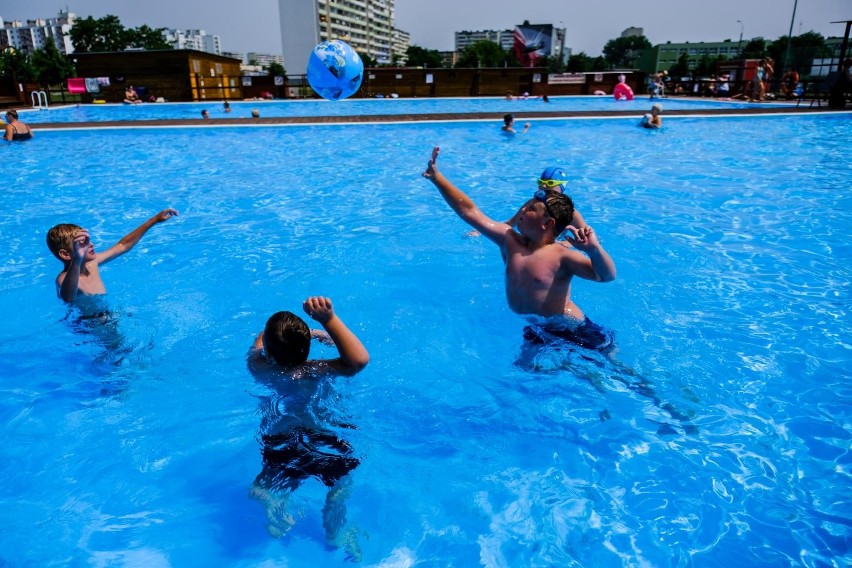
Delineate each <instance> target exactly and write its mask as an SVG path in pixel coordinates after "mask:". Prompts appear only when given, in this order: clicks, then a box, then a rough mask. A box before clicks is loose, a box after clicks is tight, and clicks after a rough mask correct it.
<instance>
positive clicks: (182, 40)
mask: <svg viewBox="0 0 852 568" xmlns="http://www.w3.org/2000/svg"><path fill="white" fill-rule="evenodd" d="M163 37H164V38H165V39H166V41H167V42H169V43H170V44H172V47H173V48H175V49H194V50H196V51H203V52H205V53H213V54H215V55H222V42H221V41H220V39H219V36H217V35H208V34H207V32H206V31H204V30H177V29H172V30H166V31H165V32H163Z"/></svg>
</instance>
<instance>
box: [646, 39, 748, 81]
mask: <svg viewBox="0 0 852 568" xmlns="http://www.w3.org/2000/svg"><path fill="white" fill-rule="evenodd" d="M746 43H748V42H747V41H746V40H743V42H742V44H740V42H739V41H731V40H729V39H726V40H725V41H715V42H700V43H688V42H687V43H671V42H668V43H663V44H659V45H655V46H654V47H652V48H651V49H646V50H645V51H644V52H643V53H642V56H641V57H640V58H639V61H638V62H637V66H638V67H639V69H641V70H642V71H644V72H646V73H656V72H657V71H663V70H666V71H668V70H669V69H671V66H672V65H674V64H675V63H677V60H678V59H679V58H680V56H681V55H682V54H684V53H686V55H687V57H688V58H689V68H690V69H692V68H694V67H695V66H696V65H697V64H698V62H699V60H700V59H701V58H702V57H704V56H707V57H710V58H711V59H716V58H717V57H719V56H720V55H721V56H724V57H726V58H728V59H736V58H737V57H739V53H740V48H741V47H743V46H745V45H746Z"/></svg>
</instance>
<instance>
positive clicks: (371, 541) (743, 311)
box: [0, 115, 852, 567]
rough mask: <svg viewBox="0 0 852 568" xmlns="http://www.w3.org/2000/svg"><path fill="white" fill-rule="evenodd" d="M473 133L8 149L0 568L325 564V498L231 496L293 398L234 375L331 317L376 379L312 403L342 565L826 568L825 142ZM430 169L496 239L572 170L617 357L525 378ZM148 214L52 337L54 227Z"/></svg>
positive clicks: (764, 128)
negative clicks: (98, 290)
mask: <svg viewBox="0 0 852 568" xmlns="http://www.w3.org/2000/svg"><path fill="white" fill-rule="evenodd" d="M495 130H496V129H495V128H494V125H489V124H478V123H472V124H406V125H350V126H305V127H288V128H282V129H273V128H265V129H250V128H245V129H215V128H210V129H203V130H197V129H195V130H190V129H157V130H141V131H140V130H133V129H126V130H110V131H98V130H91V131H78V132H39V133H38V134H37V136H36V138H35V139H34V140H33V141H32V142H28V143H24V144H14V145H12V144H10V145H7V146H6V147H5V148H4V151H5V153H6V154H5V155H6V157H7V160H6V163H8V164H15V167H14V168H11V169H8V170H7V172H6V177H5V182H6V184H5V185H6V187H5V188H4V191H3V194H2V197H0V203H2V213H0V236H2V242H4V243H6V245H7V246H6V254H5V255H4V257H5V258H4V261H3V264H2V273H3V278H2V279H0V307H1V308H2V313H3V314H4V321H5V322H6V324H5V325H4V326H3V328H2V331H0V353H2V360H3V362H4V373H3V374H2V378H0V385H2V392H3V396H2V397H0V424H2V426H3V431H4V439H5V444H3V446H2V448H0V464H2V465H0V468H2V470H0V479H2V485H0V487H2V489H0V515H2V517H3V518H6V519H7V523H6V526H5V527H4V528H5V530H4V531H2V533H0V559H2V560H3V561H4V562H5V563H8V564H10V565H13V566H14V565H36V566H49V565H82V564H90V565H110V564H113V565H144V566H202V565H206V566H210V565H228V566H257V565H261V564H262V563H264V562H267V563H269V564H275V565H287V566H305V565H310V566H334V565H347V563H346V562H345V560H344V556H345V554H344V550H342V549H334V548H332V547H330V546H329V545H328V544H327V543H326V541H325V538H324V535H323V528H322V525H321V513H320V509H321V508H322V506H323V500H324V495H325V490H324V487H323V486H322V485H321V484H320V483H319V482H311V483H306V484H305V485H303V486H302V487H301V488H300V489H299V490H298V491H297V492H296V493H295V494H294V496H293V498H292V500H291V506H290V509H291V511H292V513H293V515H294V516H295V517H296V525H295V526H294V527H293V529H292V530H291V531H290V532H289V533H288V534H287V535H286V536H284V537H282V538H279V539H275V538H272V537H271V536H270V535H269V534H268V532H267V528H266V527H267V524H268V521H267V515H266V512H265V510H264V507H263V506H262V505H261V504H260V503H259V502H258V501H257V500H256V499H253V498H252V497H251V496H250V495H249V492H250V487H251V486H252V483H253V481H254V480H255V477H256V476H257V475H258V473H259V472H260V471H261V456H260V448H259V442H258V437H259V429H260V425H261V423H262V421H264V420H266V419H268V418H270V416H272V417H273V418H274V416H275V415H276V414H277V413H280V412H282V411H284V410H286V408H287V404H288V403H289V402H291V399H289V398H288V394H287V393H283V394H282V393H277V392H275V391H272V390H271V389H269V388H267V387H265V386H263V385H260V384H257V383H256V382H255V381H254V380H253V379H252V376H251V375H250V374H249V372H248V371H247V369H246V365H245V354H246V351H247V350H248V348H249V346H250V344H251V342H252V340H253V339H254V337H255V335H256V334H257V333H258V332H259V331H260V329H261V328H262V326H263V323H264V322H265V320H266V318H267V317H268V316H269V315H270V314H271V313H272V312H274V311H277V310H279V309H290V310H294V311H298V310H299V305H300V302H301V301H302V300H303V299H304V298H305V297H307V296H308V295H311V294H323V295H328V296H330V297H331V298H332V299H333V300H334V302H335V307H336V310H337V312H338V313H339V314H340V315H341V317H342V318H343V319H344V321H346V322H347V323H348V324H349V325H350V327H351V328H352V329H353V331H355V332H356V333H357V334H358V335H359V337H360V338H361V339H362V340H363V342H364V343H365V345H366V346H367V348H368V349H369V351H370V354H371V356H372V361H371V363H370V365H369V366H368V367H367V368H366V369H365V370H364V371H363V372H362V373H360V374H359V375H356V376H355V377H352V378H344V379H336V380H333V381H324V382H322V383H321V384H320V385H319V386H318V390H317V392H316V393H314V394H313V395H311V396H310V397H309V401H308V402H307V404H306V406H307V409H308V410H309V411H310V412H311V413H312V415H314V416H316V417H317V420H319V421H322V422H323V423H324V424H326V425H327V427H328V428H329V429H330V430H332V431H333V432H335V433H337V434H339V435H340V436H342V437H344V438H345V439H346V440H347V441H348V442H349V443H350V444H351V446H352V447H353V448H354V449H355V451H356V453H357V455H358V456H359V458H360V460H361V463H360V465H359V466H358V467H357V468H356V469H355V470H354V472H353V474H352V478H353V479H352V487H351V494H350V495H349V498H348V500H347V506H348V515H347V519H348V523H349V527H350V528H351V529H352V534H353V535H354V539H355V540H356V541H357V543H358V545H359V546H360V550H361V554H362V563H363V565H366V566H448V565H455V566H488V567H502V566H524V567H525V566H613V565H625V566H674V565H678V566H690V565H698V566H701V565H718V566H734V565H737V566H746V565H747V566H756V565H767V566H774V565H782V564H784V565H786V564H797V565H798V564H801V565H805V566H828V565H844V564H848V563H849V561H850V558H852V552H850V542H852V540H850V536H851V535H852V532H850V525H852V519H850V514H849V509H848V503H849V501H850V483H849V475H850V471H849V468H850V453H849V443H850V410H849V409H850V404H849V403H850V396H852V392H850V381H849V378H850V373H849V368H850V365H849V362H850V345H849V337H850V316H849V305H850V301H849V300H850V298H849V290H850V279H852V269H850V267H849V259H850V242H849V229H848V227H849V226H850V222H852V219H850V212H852V200H850V197H849V195H848V191H847V188H848V187H849V186H850V185H852V171H850V168H849V163H848V141H849V140H850V139H852V122H850V121H849V119H848V117H847V116H846V115H835V116H806V117H800V116H797V117H780V116H778V117H742V118H712V119H697V118H679V119H671V120H667V121H666V123H665V129H664V130H663V131H661V132H648V131H644V130H642V129H640V128H636V127H635V120H629V121H628V120H608V121H584V120H572V121H548V122H542V123H540V124H536V125H535V128H534V130H531V131H530V133H529V135H527V136H518V137H515V138H513V139H510V138H504V137H502V136H501V135H500V134H499V133H498V132H495ZM433 144H437V145H440V146H441V147H442V155H441V165H442V170H443V171H444V173H446V174H447V175H448V176H449V177H450V179H451V180H453V181H455V182H456V183H457V184H458V185H459V186H460V187H462V188H464V189H466V190H467V191H468V192H469V193H470V195H471V196H472V197H474V199H476V200H477V202H478V203H479V205H480V206H481V207H482V208H483V209H484V210H485V211H486V212H489V213H491V214H493V215H494V216H495V217H498V218H501V216H505V217H508V216H509V215H510V214H511V213H512V212H514V208H515V207H516V206H517V205H518V204H519V203H520V202H521V201H523V200H524V199H526V198H527V197H528V196H529V194H530V193H531V191H532V188H533V183H534V179H535V178H536V177H537V176H538V174H539V173H540V171H541V170H542V169H543V168H544V167H545V166H547V165H551V164H560V165H563V166H566V167H568V168H569V170H570V172H571V178H572V180H571V185H570V193H571V194H572V195H573V197H574V198H575V200H576V202H577V206H578V208H579V209H580V210H581V211H582V212H583V214H584V216H585V217H586V219H587V220H588V222H589V223H590V224H592V225H593V226H594V227H595V228H596V230H597V232H598V233H599V235H600V237H601V239H602V241H603V243H604V245H605V246H606V247H607V250H608V251H609V252H610V253H611V254H612V256H613V257H614V259H615V261H616V263H617V265H618V279H617V280H616V281H615V282H612V283H609V284H594V283H590V282H578V283H576V284H575V286H574V298H575V300H576V301H577V302H578V303H579V304H580V306H582V307H583V308H584V309H585V310H586V311H587V313H588V314H589V316H590V317H591V318H592V319H593V320H595V321H597V322H598V323H601V324H603V325H605V326H607V327H609V328H610V329H613V330H614V331H615V333H616V336H617V341H618V344H619V353H618V360H619V362H620V364H619V365H616V364H614V363H610V362H608V361H602V360H599V359H596V358H595V357H593V356H588V357H582V356H579V355H577V354H571V353H560V352H543V353H537V354H535V355H534V359H533V360H532V361H529V360H527V359H525V358H524V356H525V355H526V353H525V352H524V349H523V340H522V337H521V333H522V329H523V326H524V322H523V321H522V320H521V318H519V317H517V316H515V315H513V314H512V313H511V312H510V311H509V310H508V308H507V307H506V301H505V298H504V292H503V285H502V279H501V272H502V268H501V261H500V258H499V254H498V253H497V251H496V250H494V248H493V246H492V245H490V244H489V243H487V242H485V241H484V240H483V239H477V238H466V237H465V234H466V232H467V227H466V226H465V225H464V224H463V223H462V222H461V221H459V220H458V219H457V218H456V217H455V216H454V215H453V213H452V212H451V211H450V210H449V208H448V207H447V206H446V204H445V203H444V202H443V200H442V199H441V198H440V197H439V196H438V195H437V192H436V190H435V189H434V188H433V187H432V185H431V184H430V183H428V182H427V181H425V180H423V179H422V178H421V177H420V172H421V171H422V169H423V167H424V165H425V163H426V160H427V158H428V155H429V152H430V150H431V147H432V145H433ZM166 206H173V207H175V208H177V209H178V210H180V212H181V216H180V217H178V218H177V219H174V220H171V221H169V222H168V223H165V224H162V225H159V226H157V227H155V228H153V229H152V230H151V231H150V232H149V233H148V234H147V235H146V236H145V238H144V239H143V240H142V242H141V243H140V244H139V245H138V246H137V248H136V249H134V250H133V251H131V252H130V253H129V254H127V255H126V256H124V257H122V258H120V259H118V260H116V261H114V262H113V263H112V264H110V265H108V266H107V267H105V268H104V269H103V270H102V275H103V278H104V281H105V283H106V285H107V288H108V290H109V294H108V296H107V301H108V304H109V308H110V310H111V311H112V312H113V313H114V314H115V316H116V320H115V321H116V322H117V323H116V325H117V332H116V330H106V331H102V330H99V329H97V328H87V327H85V326H83V327H81V326H79V325H76V324H74V323H73V318H69V317H68V314H67V312H66V309H65V308H64V307H63V306H62V305H61V303H60V302H59V301H58V300H56V299H55V297H54V293H53V279H54V277H55V276H56V273H57V272H58V270H59V267H60V265H59V262H58V261H56V260H55V259H54V258H52V257H51V256H50V254H49V253H48V251H47V249H46V247H45V244H44V235H45V232H46V230H47V229H48V228H49V227H50V226H52V225H54V224H56V223H58V222H64V221H73V222H78V223H80V224H82V225H83V226H86V227H88V228H89V229H90V230H91V231H92V235H93V240H94V242H95V245H96V246H99V247H103V246H105V245H107V246H108V245H110V244H112V243H114V242H115V241H117V240H118V239H119V238H120V237H121V236H123V235H124V234H126V233H127V232H128V231H129V230H131V229H132V228H134V227H136V226H137V225H138V224H139V223H140V222H141V221H142V220H144V219H146V218H147V217H149V216H150V215H151V214H153V213H154V212H156V211H159V210H160V209H162V208H163V207H166ZM116 343H117V344H118V346H116ZM317 354H325V355H326V356H329V355H330V350H328V349H327V348H323V349H320V350H319V352H318V353H317ZM626 367H629V368H632V369H634V370H635V372H636V374H637V375H638V376H639V377H644V378H645V380H647V381H649V382H650V383H651V384H652V385H653V386H652V391H649V390H644V389H640V388H636V382H635V379H636V377H634V376H631V375H629V374H628V373H627V372H626V371H625V368H626ZM667 405H671V406H672V407H674V408H677V409H678V410H679V412H681V413H683V414H685V415H688V416H690V417H691V418H690V420H689V421H688V423H689V424H690V425H692V426H694V427H696V428H697V432H695V433H690V434H688V433H686V432H685V429H684V428H683V426H684V424H683V423H682V422H681V421H679V420H676V419H674V418H673V417H672V415H671V413H670V412H668V411H667V410H666V408H668V406H667ZM342 425H346V426H342ZM350 565H351V564H350Z"/></svg>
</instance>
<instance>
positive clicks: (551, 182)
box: [538, 178, 568, 189]
mask: <svg viewBox="0 0 852 568" xmlns="http://www.w3.org/2000/svg"><path fill="white" fill-rule="evenodd" d="M565 183H568V182H567V181H566V180H564V179H541V178H539V180H538V185H543V186H544V187H546V188H549V189H553V188H554V187H561V186H562V184H565Z"/></svg>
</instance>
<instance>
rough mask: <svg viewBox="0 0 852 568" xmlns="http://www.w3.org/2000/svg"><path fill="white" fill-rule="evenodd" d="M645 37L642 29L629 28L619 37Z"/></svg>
mask: <svg viewBox="0 0 852 568" xmlns="http://www.w3.org/2000/svg"><path fill="white" fill-rule="evenodd" d="M643 35H645V29H644V28H637V27H630V28H625V30H624V31H623V32H621V37H639V36H643Z"/></svg>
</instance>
